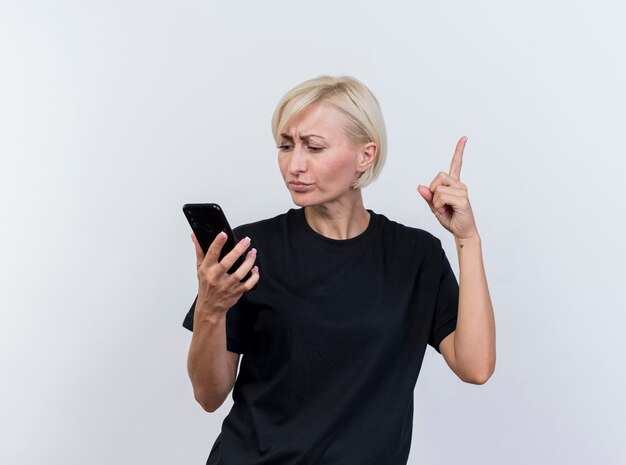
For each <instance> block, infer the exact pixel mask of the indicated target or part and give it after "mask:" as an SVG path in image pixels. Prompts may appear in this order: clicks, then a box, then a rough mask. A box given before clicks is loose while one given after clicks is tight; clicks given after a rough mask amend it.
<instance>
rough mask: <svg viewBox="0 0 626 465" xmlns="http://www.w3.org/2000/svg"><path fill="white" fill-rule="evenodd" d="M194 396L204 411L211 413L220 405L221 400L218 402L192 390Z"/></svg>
mask: <svg viewBox="0 0 626 465" xmlns="http://www.w3.org/2000/svg"><path fill="white" fill-rule="evenodd" d="M194 398H195V399H196V402H198V403H199V404H200V406H201V407H202V409H203V410H204V411H205V412H209V413H213V412H215V411H216V410H217V409H218V408H220V406H221V405H222V403H221V402H220V403H216V402H213V401H212V400H211V399H210V398H209V396H207V395H206V394H204V393H201V392H194Z"/></svg>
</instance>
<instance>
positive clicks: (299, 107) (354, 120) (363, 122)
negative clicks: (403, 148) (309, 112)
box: [272, 76, 387, 189]
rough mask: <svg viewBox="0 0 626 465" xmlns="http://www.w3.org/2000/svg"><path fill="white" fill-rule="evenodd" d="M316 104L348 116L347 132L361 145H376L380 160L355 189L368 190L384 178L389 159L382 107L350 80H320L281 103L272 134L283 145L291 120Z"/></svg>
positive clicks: (307, 83)
mask: <svg viewBox="0 0 626 465" xmlns="http://www.w3.org/2000/svg"><path fill="white" fill-rule="evenodd" d="M316 103H329V104H331V105H334V106H335V107H336V108H338V109H339V110H340V111H341V112H343V113H344V115H345V116H346V126H345V128H344V129H345V130H346V132H347V134H348V136H349V137H350V138H351V139H352V140H353V141H354V142H357V143H367V142H375V143H376V145H377V146H378V151H377V154H376V158H375V160H374V163H373V164H372V166H370V167H369V168H368V169H367V170H366V171H365V172H364V173H363V174H362V175H361V176H360V177H359V178H358V179H357V180H356V181H355V182H354V183H353V185H352V187H353V188H354V189H359V188H361V187H365V186H367V185H368V184H370V183H371V182H372V181H374V180H375V179H376V178H377V177H378V175H379V174H380V172H381V170H382V168H383V165H384V164H385V159H386V158H387V133H386V130H385V122H384V120H383V115H382V112H381V110H380V105H379V104H378V100H376V97H375V96H374V94H373V93H372V92H371V91H370V90H369V89H368V88H367V87H366V86H365V84H363V83H362V82H360V81H359V80H357V79H355V78H353V77H350V76H341V77H332V76H319V77H316V78H313V79H309V80H308V81H305V82H303V83H302V84H299V85H297V86H296V87H294V88H293V89H291V90H290V91H289V92H287V93H286V94H285V96H284V97H283V98H282V99H281V100H280V102H278V105H277V106H276V109H275V110H274V115H273V116H272V133H273V135H274V139H275V140H276V143H277V144H279V143H280V142H279V140H280V133H281V131H282V130H283V128H284V127H285V126H286V125H287V123H288V122H289V120H291V118H293V117H294V116H296V115H297V114H298V113H300V112H301V111H303V110H305V109H307V108H308V107H310V106H311V105H313V104H316Z"/></svg>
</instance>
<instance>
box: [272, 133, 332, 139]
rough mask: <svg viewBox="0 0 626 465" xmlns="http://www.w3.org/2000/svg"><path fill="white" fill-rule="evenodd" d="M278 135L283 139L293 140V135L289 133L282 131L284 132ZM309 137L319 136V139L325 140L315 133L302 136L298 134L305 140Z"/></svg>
mask: <svg viewBox="0 0 626 465" xmlns="http://www.w3.org/2000/svg"><path fill="white" fill-rule="evenodd" d="M280 137H282V138H283V139H287V140H293V137H291V136H290V135H289V134H287V133H284V132H283V133H282V134H281V135H280ZM311 137H319V138H320V139H324V140H326V138H325V137H322V136H319V135H317V134H305V135H303V136H300V140H306V139H309V138H311Z"/></svg>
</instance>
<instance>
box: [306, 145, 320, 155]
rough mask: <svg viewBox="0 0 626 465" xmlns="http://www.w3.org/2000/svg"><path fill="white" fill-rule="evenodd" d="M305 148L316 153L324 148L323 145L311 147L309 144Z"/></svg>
mask: <svg viewBox="0 0 626 465" xmlns="http://www.w3.org/2000/svg"><path fill="white" fill-rule="evenodd" d="M307 148H308V149H309V151H310V152H313V153H318V152H321V151H322V150H324V147H313V146H311V145H309V146H308V147H307Z"/></svg>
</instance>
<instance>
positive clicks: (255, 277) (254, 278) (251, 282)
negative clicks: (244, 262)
mask: <svg viewBox="0 0 626 465" xmlns="http://www.w3.org/2000/svg"><path fill="white" fill-rule="evenodd" d="M258 282H259V267H258V266H255V267H254V268H252V273H251V274H250V277H249V278H248V279H246V280H245V281H244V282H243V283H241V284H242V286H243V288H244V292H245V291H249V290H250V289H252V288H253V287H254V286H256V284H257V283H258Z"/></svg>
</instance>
